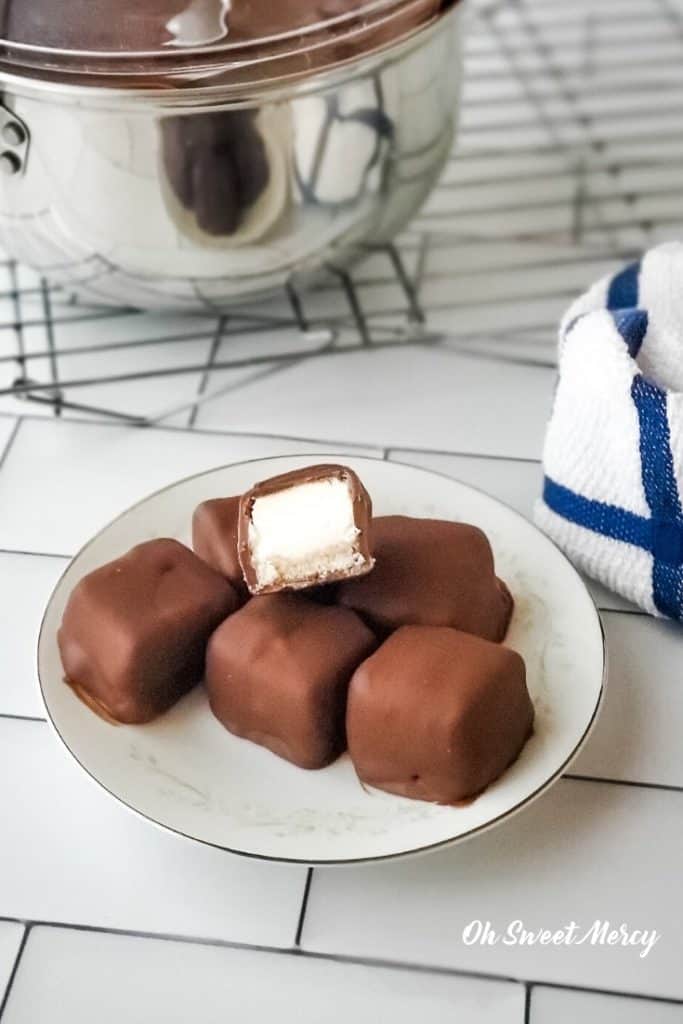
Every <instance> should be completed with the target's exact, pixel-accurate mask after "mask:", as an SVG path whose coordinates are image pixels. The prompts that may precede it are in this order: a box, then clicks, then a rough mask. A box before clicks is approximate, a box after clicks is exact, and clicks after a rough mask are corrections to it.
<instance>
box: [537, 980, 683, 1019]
mask: <svg viewBox="0 0 683 1024" xmlns="http://www.w3.org/2000/svg"><path fill="white" fill-rule="evenodd" d="M682 1019H683V1011H682V1010H681V1007H680V1006H674V1005H672V1004H671V1003H657V1002H653V1001H652V1000H651V999H627V998H621V997H615V996H605V995H598V994H596V993H593V992H566V991H562V990H558V989H551V988H544V987H543V986H542V985H541V986H539V987H538V988H535V989H534V990H533V993H532V996H531V1013H530V1016H529V1024H576V1022H577V1021H587V1022H589V1024H593V1021H596V1022H598V1021H599V1024H680V1021H681V1020H682Z"/></svg>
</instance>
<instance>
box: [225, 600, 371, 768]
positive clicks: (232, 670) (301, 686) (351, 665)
mask: <svg viewBox="0 0 683 1024" xmlns="http://www.w3.org/2000/svg"><path fill="white" fill-rule="evenodd" d="M375 647H376V641H375V637H374V635H373V634H372V632H371V631H370V630H369V629H368V628H367V626H365V625H364V624H363V623H362V622H361V620H360V619H359V618H358V616H357V615H355V614H354V613H353V612H350V611H348V610H347V609H345V608H334V607H326V606H323V605H319V604H315V603H314V602H312V601H309V600H308V598H306V597H304V596H303V595H301V594H273V595H270V596H266V597H258V598H255V599H254V600H253V601H250V602H249V604H247V605H246V606H245V607H244V608H243V609H242V610H241V611H239V612H237V614H236V615H233V616H232V618H230V619H228V620H227V622H225V623H224V624H223V625H222V626H221V627H220V628H219V629H218V630H217V631H216V633H215V634H214V635H213V637H212V638H211V642H210V644H209V651H208V655H207V663H206V686H207V690H208V694H209V701H210V704H211V708H212V710H213V713H214V715H215V716H216V718H218V720H219V721H220V722H221V723H222V724H223V725H224V726H225V728H226V729H228V730H229V731H230V732H232V733H234V734H235V735H236V736H241V737H244V738H245V739H249V740H252V741H253V742H254V743H258V744H260V745H261V746H263V747H267V748H268V749H269V750H271V751H272V752H273V753H275V754H278V755H279V756H280V757H283V758H285V759H286V760H288V761H291V762H292V763H293V764H296V765H298V766H299V767H301V768H308V769H316V768H324V767H325V766H326V765H328V764H331V763H332V762H333V761H334V760H335V759H336V758H337V757H338V756H339V755H340V754H341V753H342V752H343V751H344V749H345V747H346V737H345V729H344V719H345V709H346V696H347V691H348V686H349V680H350V679H351V676H352V675H353V672H354V671H355V669H356V668H357V667H358V665H359V664H360V663H361V662H362V661H363V659H364V658H366V657H367V656H368V655H369V654H371V653H372V651H373V650H374V649H375Z"/></svg>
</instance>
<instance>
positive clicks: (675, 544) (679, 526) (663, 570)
mask: <svg viewBox="0 0 683 1024" xmlns="http://www.w3.org/2000/svg"><path fill="white" fill-rule="evenodd" d="M631 395H632V397H633V401H634V403H635V406H636V409H637V411H638V419H639V421H640V458H641V463H642V476H643V487H644V489H645V497H646V499H647V503H648V505H649V506H650V511H651V513H652V527H651V529H652V542H651V548H650V549H651V551H652V554H653V555H654V559H655V565H654V571H653V579H652V591H653V597H654V602H655V604H656V606H657V608H658V609H659V610H660V611H661V612H663V613H664V614H665V615H670V616H672V617H674V618H678V617H679V616H680V615H681V614H682V613H683V572H682V571H681V566H683V508H682V507H681V498H680V495H679V493H678V484H677V483H676V474H675V471H674V463H673V456H672V454H671V433H670V430H669V421H668V418H667V411H666V394H665V393H664V392H663V391H662V390H661V389H660V388H658V387H656V386H655V385H654V384H651V383H650V382H649V381H647V380H646V379H645V378H644V377H643V376H642V375H640V374H639V375H638V376H637V377H635V378H634V380H633V385H632V387H631Z"/></svg>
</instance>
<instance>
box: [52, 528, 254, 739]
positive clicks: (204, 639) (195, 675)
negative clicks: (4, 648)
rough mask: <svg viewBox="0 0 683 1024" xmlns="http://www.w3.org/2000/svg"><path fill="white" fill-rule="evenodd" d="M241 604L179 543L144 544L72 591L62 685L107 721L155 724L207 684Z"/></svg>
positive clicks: (62, 634)
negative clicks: (212, 641) (219, 640)
mask: <svg viewBox="0 0 683 1024" xmlns="http://www.w3.org/2000/svg"><path fill="white" fill-rule="evenodd" d="M238 603H239V602H238V598H237V595H236V593H235V591H234V589H233V587H231V586H230V584H229V583H228V581H227V580H226V579H224V578H223V577H222V576H220V575H219V574H218V573H217V572H214V571H213V569H210V568H209V566H207V565H205V564H204V562H202V561H201V559H199V558H197V556H196V555H194V554H193V553H192V552H191V551H190V550H189V549H188V548H186V547H184V546H183V545H182V544H179V543H178V542H177V541H174V540H152V541H149V542H147V543H145V544H140V545H139V546H138V547H135V548H133V550H132V551H130V552H129V553H128V554H127V555H125V556H124V557H123V558H119V559H117V560H116V561H114V562H110V563H109V564H108V565H105V566H103V567H102V568H100V569H97V570H95V572H92V573H90V574H89V575H88V576H86V577H85V578H84V579H82V580H81V582H80V583H79V584H78V585H77V586H76V588H75V590H74V591H73V593H72V594H71V597H70V598H69V602H68V604H67V607H66V610H65V612H64V617H63V620H62V626H61V629H60V630H59V634H58V643H59V650H60V653H61V657H62V664H63V667H64V672H65V680H66V682H67V683H68V684H69V685H70V686H71V687H72V688H73V690H74V691H75V692H76V694H77V695H78V696H79V697H80V698H81V699H82V700H83V701H84V702H85V703H87V704H88V705H89V706H90V707H91V708H92V709H93V710H94V711H96V712H97V713H98V714H100V715H101V716H102V717H104V718H107V719H110V720H114V721H116V722H122V723H126V724H142V723H145V722H150V721H152V720H153V719H154V718H156V717H158V716H159V715H161V714H163V713H164V712H165V711H168V709H169V708H170V707H172V705H173V704H175V703H176V701H178V700H179V699H180V698H181V697H182V696H184V694H186V693H187V692H188V691H189V690H191V689H192V688H193V687H194V686H195V685H196V684H197V683H199V682H200V681H201V678H202V675H203V673H204V661H205V655H206V646H207V643H208V641H209V638H210V636H211V634H212V633H213V632H214V630H215V629H216V627H217V626H219V625H220V623H221V622H222V621H223V620H224V619H225V618H227V616H229V615H230V614H231V613H232V612H234V611H235V609H236V608H237V606H238Z"/></svg>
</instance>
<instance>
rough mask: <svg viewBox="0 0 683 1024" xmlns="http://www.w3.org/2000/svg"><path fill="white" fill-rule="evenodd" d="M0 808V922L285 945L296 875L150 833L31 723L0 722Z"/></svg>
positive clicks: (293, 914)
mask: <svg viewBox="0 0 683 1024" xmlns="http://www.w3.org/2000/svg"><path fill="white" fill-rule="evenodd" d="M0 807H2V813H3V836H4V837H5V841H3V842H2V843H1V844H0V907H1V908H2V913H1V914H0V916H4V917H11V918H20V919H22V920H33V921H49V922H59V923H64V924H81V925H83V924H85V925H96V926H99V927H104V928H116V929H120V928H125V929H130V930H134V931H145V932H158V933H163V934H170V935H179V936H186V937H190V938H209V939H222V940H228V941H236V942H247V943H253V944H258V945H266V946H278V947H279V946H284V947H291V946H293V944H294V940H295V937H296V930H297V923H298V919H299V911H300V908H301V901H302V897H303V892H304V884H305V880H306V872H305V870H304V869H302V868H296V867H281V866H271V865H267V864H261V863H257V862H255V861H250V860H243V859H239V858H236V857H228V856H226V855H225V854H223V853H222V852H220V851H218V850H213V849H211V848H209V847H200V846H198V845H196V844H193V843H191V842H189V840H186V839H181V838H178V837H176V836H173V835H171V834H169V833H166V832H164V831H162V830H161V829H156V828H154V827H153V826H151V825H150V824H149V823H148V822H146V821H144V820H143V819H142V818H137V817H136V816H134V815H132V814H131V813H130V811H128V810H127V809H126V808H124V807H123V806H122V805H120V804H118V803H116V802H115V801H114V800H113V799H112V798H111V797H109V796H107V794H105V793H103V792H102V791H101V790H100V789H99V788H98V787H97V786H96V785H95V784H94V783H93V782H92V781H91V780H90V779H89V778H88V777H87V776H86V775H85V773H84V772H82V771H81V770H80V769H79V768H78V767H77V765H76V763H75V762H74V761H73V760H72V759H71V758H68V757H65V755H64V751H63V749H62V748H61V746H60V745H59V744H58V742H57V741H56V740H55V738H54V736H53V735H52V733H51V731H50V729H49V727H48V726H47V725H45V724H43V723H42V722H18V721H12V720H6V719H4V720H3V719H2V718H0ZM8 839H9V841H7V840H8Z"/></svg>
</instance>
